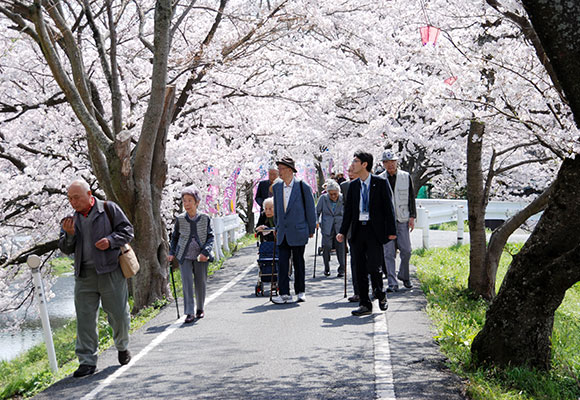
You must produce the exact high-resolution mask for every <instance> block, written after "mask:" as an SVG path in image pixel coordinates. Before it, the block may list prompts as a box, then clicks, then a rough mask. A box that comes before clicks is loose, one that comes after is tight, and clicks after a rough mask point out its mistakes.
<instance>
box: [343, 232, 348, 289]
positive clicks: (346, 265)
mask: <svg viewBox="0 0 580 400" xmlns="http://www.w3.org/2000/svg"><path fill="white" fill-rule="evenodd" d="M343 243H344V298H345V299H346V286H347V284H346V276H347V271H348V268H347V267H348V258H347V256H346V254H347V252H346V250H347V248H348V247H347V244H346V240H345V241H343Z"/></svg>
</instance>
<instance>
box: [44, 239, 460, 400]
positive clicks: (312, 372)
mask: <svg viewBox="0 0 580 400" xmlns="http://www.w3.org/2000/svg"><path fill="white" fill-rule="evenodd" d="M417 233H418V235H417ZM454 234H455V233H454V232H451V235H450V234H449V233H448V232H438V231H433V232H432V235H431V246H434V245H435V243H441V244H439V245H451V244H454V240H455V236H454ZM417 236H418V237H419V238H420V231H418V232H416V233H414V234H413V235H412V238H413V241H414V242H415V243H414V245H415V246H418V244H417V243H416V239H417ZM449 238H450V239H449ZM313 254H314V241H313V240H312V241H311V242H310V243H309V246H308V247H307V250H306V260H307V282H306V285H307V286H306V287H307V301H306V302H305V303H299V304H298V303H294V304H287V305H281V306H280V305H274V304H272V303H270V302H269V301H268V298H267V297H263V298H262V297H256V296H255V295H254V285H255V283H256V281H257V275H258V271H257V266H256V265H255V260H256V248H255V247H253V246H251V247H248V248H245V249H242V250H240V251H239V252H238V253H237V254H236V256H235V257H233V258H231V259H230V260H228V261H227V262H226V263H225V265H224V268H223V269H222V270H220V271H219V272H218V273H216V274H215V275H214V276H213V277H211V278H210V279H209V282H208V300H207V303H206V318H204V319H203V320H200V321H197V322H195V323H194V324H190V325H183V323H182V322H183V316H182V317H181V319H180V320H179V321H177V320H176V315H175V311H176V310H175V307H174V306H173V305H172V306H170V307H167V308H166V309H165V310H163V311H162V312H161V314H160V315H159V316H157V317H156V318H155V319H153V320H152V321H150V322H149V323H148V324H147V325H146V326H145V327H143V328H142V329H140V330H139V331H138V332H136V333H135V334H133V335H132V336H131V344H130V349H131V351H132V352H133V361H132V362H131V363H130V364H129V365H127V366H124V367H120V366H119V365H118V364H117V361H116V356H117V354H116V351H115V350H114V349H109V350H107V351H105V352H104V353H103V354H101V356H100V358H99V365H98V371H97V373H96V374H95V375H93V376H90V377H86V378H81V379H75V378H72V377H69V378H66V379H63V380H62V381H60V382H58V383H56V384H55V385H53V386H52V387H50V388H49V389H47V390H46V391H44V392H43V393H40V394H39V395H37V396H36V398H37V399H56V398H58V399H62V400H64V399H79V398H82V399H121V398H122V399H163V398H184V399H256V398H264V399H363V398H364V399H391V400H394V399H463V398H464V395H463V393H462V386H463V384H462V382H461V381H460V379H459V378H458V377H456V376H455V375H453V374H452V373H450V372H449V370H448V369H447V368H446V366H445V357H443V356H442V355H441V353H440V352H439V349H438V346H437V345H436V344H435V343H434V340H433V339H432V337H433V333H432V331H431V328H430V322H429V320H428V318H427V316H426V314H425V311H424V310H425V305H426V300H425V297H424V296H423V293H422V292H421V290H420V289H419V282H418V281H417V280H416V279H415V278H414V270H413V273H412V276H413V279H412V280H413V283H414V285H415V287H414V288H412V289H409V290H401V291H399V292H398V293H395V294H393V295H390V296H389V310H388V311H387V312H386V313H383V312H380V311H379V310H378V306H377V305H376V304H375V310H374V313H373V314H372V315H370V316H367V317H361V318H357V317H353V316H351V315H350V311H351V310H352V309H353V308H354V307H355V306H356V305H354V304H352V303H348V302H347V301H346V299H345V298H344V281H343V279H339V278H337V277H335V276H332V277H324V276H323V275H322V267H321V264H322V260H321V258H320V257H318V259H317V268H318V271H317V275H316V278H313V277H312V274H313V264H314V255H313ZM333 262H334V263H336V261H335V260H333ZM335 266H336V265H335ZM348 295H351V288H350V284H349V286H348ZM182 304H183V302H182V301H181V300H180V305H182Z"/></svg>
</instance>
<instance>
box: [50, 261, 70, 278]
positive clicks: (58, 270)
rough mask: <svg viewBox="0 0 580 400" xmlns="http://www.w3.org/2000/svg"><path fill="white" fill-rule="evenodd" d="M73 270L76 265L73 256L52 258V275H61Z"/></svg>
mask: <svg viewBox="0 0 580 400" xmlns="http://www.w3.org/2000/svg"><path fill="white" fill-rule="evenodd" d="M73 272H74V265H73V260H72V258H69V257H56V258H53V259H52V260H50V273H51V275H52V276H61V275H63V274H67V273H73Z"/></svg>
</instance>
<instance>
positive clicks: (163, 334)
mask: <svg viewBox="0 0 580 400" xmlns="http://www.w3.org/2000/svg"><path fill="white" fill-rule="evenodd" d="M255 266H256V263H253V264H251V265H249V266H248V267H246V269H245V270H243V271H242V272H240V273H239V274H238V275H236V277H234V279H232V280H231V281H229V282H228V283H227V284H225V285H224V286H223V287H222V288H221V289H220V290H218V291H217V292H215V293H214V294H212V295H211V296H209V297H208V298H207V300H206V301H205V304H209V303H211V302H212V301H214V300H215V299H217V298H218V297H219V296H221V295H222V294H223V293H224V292H225V291H227V290H228V289H230V288H231V287H232V286H234V285H235V284H236V283H238V282H239V281H240V280H241V279H242V278H243V277H244V276H245V275H246V274H247V273H248V272H250V271H251V270H252V268H254V267H255ZM184 319H185V315H183V316H182V317H181V318H180V319H178V320H177V321H175V322H174V323H173V324H171V325H170V326H169V327H168V328H167V329H165V330H164V331H163V332H161V334H159V336H157V337H156V338H155V339H153V340H152V341H151V342H150V343H149V344H148V345H147V346H146V347H145V348H144V349H143V350H141V351H140V352H139V354H137V355H136V356H134V357H133V358H132V359H131V361H130V362H129V364H127V365H123V366H122V367H121V368H119V369H118V370H116V371H115V373H113V374H112V375H110V376H109V377H107V379H105V380H104V381H103V382H101V383H100V384H99V386H97V387H96V388H94V389H93V390H92V391H91V392H90V393H88V394H87V395H85V396H84V397H83V398H82V400H91V399H94V398H95V396H96V395H98V394H99V393H100V392H101V391H102V390H103V389H105V388H106V387H107V386H109V385H110V384H111V383H113V381H115V379H117V378H118V377H120V376H121V375H123V374H124V373H125V372H127V371H128V370H129V368H131V367H132V366H133V365H134V364H135V363H137V361H139V360H140V359H141V358H143V357H145V356H146V355H147V353H149V352H150V351H151V350H153V349H154V348H155V347H157V346H158V345H159V344H160V343H161V342H163V341H164V340H165V339H167V337H168V336H169V335H171V334H172V333H173V332H174V331H175V330H176V329H177V328H179V327H180V326H181V325H182V324H183V320H184Z"/></svg>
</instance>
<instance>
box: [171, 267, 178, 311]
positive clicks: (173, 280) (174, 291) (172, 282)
mask: <svg viewBox="0 0 580 400" xmlns="http://www.w3.org/2000/svg"><path fill="white" fill-rule="evenodd" d="M169 275H171V284H172V285H173V298H174V299H175V308H176V309H177V319H179V302H178V301H177V290H175V278H174V277H173V268H171V261H170V262H169Z"/></svg>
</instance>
